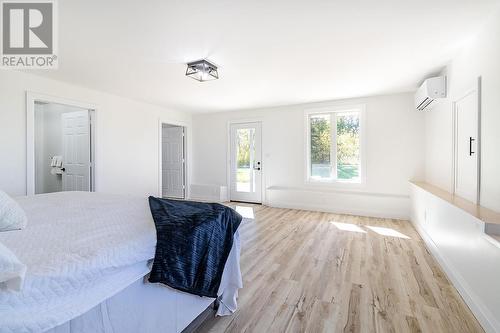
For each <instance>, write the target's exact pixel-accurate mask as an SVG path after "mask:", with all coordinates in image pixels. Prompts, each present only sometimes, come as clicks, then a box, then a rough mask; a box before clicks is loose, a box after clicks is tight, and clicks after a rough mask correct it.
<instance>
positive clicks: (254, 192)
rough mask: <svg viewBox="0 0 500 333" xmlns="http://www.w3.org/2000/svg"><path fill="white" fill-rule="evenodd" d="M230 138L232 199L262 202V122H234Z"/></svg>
mask: <svg viewBox="0 0 500 333" xmlns="http://www.w3.org/2000/svg"><path fill="white" fill-rule="evenodd" d="M230 138H231V142H230V151H231V156H230V180H231V181H230V199H231V200H232V201H243V202H253V203H261V202H262V159H261V157H262V139H261V123H257V122H254V123H241V124H232V125H231V127H230Z"/></svg>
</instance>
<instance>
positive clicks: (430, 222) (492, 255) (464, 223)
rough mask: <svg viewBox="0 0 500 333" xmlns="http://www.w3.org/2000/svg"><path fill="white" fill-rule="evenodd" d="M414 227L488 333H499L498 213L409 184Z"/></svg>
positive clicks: (499, 258)
mask: <svg viewBox="0 0 500 333" xmlns="http://www.w3.org/2000/svg"><path fill="white" fill-rule="evenodd" d="M411 221H412V223H413V224H414V225H415V227H416V229H417V230H418V231H419V233H420V235H421V236H422V238H423V239H424V241H425V242H426V244H427V246H428V248H429V249H430V251H431V252H432V253H433V255H434V256H435V258H436V259H437V260H438V261H439V263H440V264H441V266H442V267H443V269H444V271H445V272H446V274H447V275H448V277H449V279H450V280H451V282H452V283H453V284H454V286H455V287H456V288H457V290H458V291H459V292H460V294H461V295H462V297H463V298H464V300H465V302H466V303H467V304H468V306H469V307H470V308H471V310H472V312H473V313H474V315H475V316H476V318H477V319H478V320H479V321H480V323H481V324H482V325H483V327H484V329H485V330H486V331H487V332H500V213H497V212H494V211H492V210H490V209H487V208H485V207H482V206H480V205H476V204H474V203H472V202H470V201H467V200H465V199H463V198H460V197H457V196H454V195H452V194H451V193H449V192H447V191H444V190H442V189H440V188H437V187H435V186H433V185H430V184H427V183H423V182H411Z"/></svg>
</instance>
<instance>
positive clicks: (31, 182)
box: [26, 90, 98, 195]
mask: <svg viewBox="0 0 500 333" xmlns="http://www.w3.org/2000/svg"><path fill="white" fill-rule="evenodd" d="M36 102H42V103H53V104H63V105H68V106H73V107H78V108H82V109H86V110H89V115H90V160H91V163H90V192H94V191H96V184H97V182H96V172H95V171H96V156H98V154H97V152H96V148H97V145H96V144H95V143H96V141H97V139H98V135H97V114H98V113H97V105H96V104H93V103H88V102H81V101H76V100H72V99H68V98H64V97H58V96H53V95H48V94H43V93H37V92H33V91H29V90H27V91H26V195H34V194H35V171H36V168H35V162H36V161H35V103H36Z"/></svg>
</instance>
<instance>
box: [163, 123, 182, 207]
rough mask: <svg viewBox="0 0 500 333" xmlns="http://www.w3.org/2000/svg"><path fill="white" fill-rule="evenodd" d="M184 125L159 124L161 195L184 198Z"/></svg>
mask: <svg viewBox="0 0 500 333" xmlns="http://www.w3.org/2000/svg"><path fill="white" fill-rule="evenodd" d="M185 147H186V140H185V127H184V126H179V125H172V124H167V123H162V124H161V179H162V181H161V195H162V197H164V198H175V199H185V198H186V152H185Z"/></svg>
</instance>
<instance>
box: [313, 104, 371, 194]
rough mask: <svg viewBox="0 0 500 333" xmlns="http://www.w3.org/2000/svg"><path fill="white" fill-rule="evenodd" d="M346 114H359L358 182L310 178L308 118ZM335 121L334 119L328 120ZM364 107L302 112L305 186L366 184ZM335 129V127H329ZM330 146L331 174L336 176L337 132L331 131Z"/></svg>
mask: <svg viewBox="0 0 500 333" xmlns="http://www.w3.org/2000/svg"><path fill="white" fill-rule="evenodd" d="M346 112H358V113H359V127H360V128H359V136H360V137H359V144H360V147H359V159H360V164H359V173H360V176H359V180H355V181H354V180H342V179H336V178H330V179H318V178H313V177H311V167H310V165H311V126H310V118H311V116H314V115H321V114H330V115H331V116H332V117H333V116H336V114H337V113H346ZM330 119H331V120H332V119H335V121H336V117H334V118H330ZM365 123H366V106H365V105H364V104H356V105H352V104H351V105H335V106H329V107H321V108H314V109H306V110H304V124H305V126H304V128H305V140H304V141H305V157H306V158H305V183H306V184H309V185H311V184H313V185H328V186H335V187H347V188H351V187H357V188H359V187H363V186H364V185H365V183H366V156H365V155H366V149H365V146H366V144H365V136H366V135H365V131H366V128H365V127H366V126H365ZM331 128H332V129H333V128H336V126H335V127H333V126H332V127H331ZM331 136H332V145H331V156H332V162H334V163H333V165H332V167H333V168H334V170H333V171H332V173H333V174H335V175H336V174H337V170H336V168H337V160H336V151H337V147H336V143H337V140H336V136H337V131H336V130H335V131H332V134H331Z"/></svg>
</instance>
